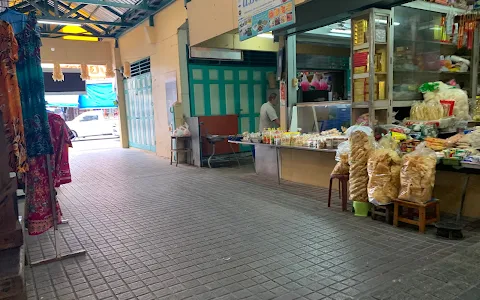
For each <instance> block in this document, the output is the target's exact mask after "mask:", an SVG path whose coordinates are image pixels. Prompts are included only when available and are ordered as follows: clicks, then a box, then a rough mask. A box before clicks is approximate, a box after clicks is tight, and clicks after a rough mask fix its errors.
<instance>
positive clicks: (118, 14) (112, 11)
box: [103, 6, 122, 18]
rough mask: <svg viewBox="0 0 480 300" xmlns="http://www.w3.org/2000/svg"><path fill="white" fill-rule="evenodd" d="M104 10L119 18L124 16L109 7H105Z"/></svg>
mask: <svg viewBox="0 0 480 300" xmlns="http://www.w3.org/2000/svg"><path fill="white" fill-rule="evenodd" d="M103 8H104V9H106V10H108V11H109V12H111V13H112V14H114V15H116V16H117V17H119V18H121V17H122V14H121V13H119V12H117V11H116V10H114V9H112V8H111V7H108V6H104V7H103Z"/></svg>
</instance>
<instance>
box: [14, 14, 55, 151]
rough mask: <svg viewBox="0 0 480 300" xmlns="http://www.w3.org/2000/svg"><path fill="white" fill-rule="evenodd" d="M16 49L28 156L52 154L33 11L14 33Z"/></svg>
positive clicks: (39, 41) (38, 41) (38, 36)
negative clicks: (23, 25)
mask: <svg viewBox="0 0 480 300" xmlns="http://www.w3.org/2000/svg"><path fill="white" fill-rule="evenodd" d="M15 37H16V39H17V42H18V46H19V50H18V62H17V77H18V86H19V88H20V101H21V104H22V112H23V124H24V128H25V141H26V145H27V155H28V157H29V158H31V157H36V156H39V155H43V154H52V153H53V148H52V141H51V139H50V129H49V126H48V119H47V112H46V110H45V84H44V82H43V71H42V66H41V59H40V47H41V45H42V42H41V40H40V33H39V32H38V31H37V18H36V16H35V12H31V13H29V15H28V18H27V23H26V24H25V28H24V30H23V31H21V32H19V33H18V34H16V35H15Z"/></svg>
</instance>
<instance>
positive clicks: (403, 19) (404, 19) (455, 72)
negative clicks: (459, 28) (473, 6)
mask: <svg viewBox="0 0 480 300" xmlns="http://www.w3.org/2000/svg"><path fill="white" fill-rule="evenodd" d="M393 16H394V20H393V24H394V39H393V44H394V48H393V50H394V51H393V106H394V107H396V106H398V107H402V106H410V105H411V102H412V101H416V100H423V96H422V94H421V93H420V92H419V91H418V88H419V86H420V85H422V84H423V83H425V82H434V81H443V82H448V81H450V80H452V79H454V80H455V81H456V83H457V84H459V85H460V87H461V88H462V89H465V90H466V91H467V92H468V93H469V95H470V96H471V78H470V75H471V73H470V70H469V64H470V60H471V58H472V51H471V50H467V49H466V48H464V47H463V48H460V49H457V43H456V37H455V34H454V33H455V32H453V34H452V29H453V28H455V25H453V19H454V15H453V14H445V13H440V12H435V11H428V10H423V9H416V8H410V7H403V6H398V7H395V8H394V9H393ZM452 55H453V56H452ZM450 59H453V60H454V61H456V60H460V59H462V60H464V61H465V64H463V65H461V67H453V66H452V65H451V63H450Z"/></svg>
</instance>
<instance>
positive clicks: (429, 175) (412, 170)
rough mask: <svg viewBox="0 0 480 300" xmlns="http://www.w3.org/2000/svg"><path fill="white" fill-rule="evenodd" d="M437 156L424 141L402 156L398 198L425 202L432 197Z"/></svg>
mask: <svg viewBox="0 0 480 300" xmlns="http://www.w3.org/2000/svg"><path fill="white" fill-rule="evenodd" d="M436 165H437V156H436V154H435V151H433V150H432V149H430V148H428V147H427V146H426V145H425V143H421V144H420V145H418V146H417V148H416V149H415V151H413V152H412V153H409V154H407V155H405V156H404V157H403V160H402V170H401V171H400V192H399V194H398V198H399V199H400V200H405V201H411V202H418V203H427V202H428V201H430V200H431V199H432V192H433V187H434V186H435V172H436V170H435V168H436Z"/></svg>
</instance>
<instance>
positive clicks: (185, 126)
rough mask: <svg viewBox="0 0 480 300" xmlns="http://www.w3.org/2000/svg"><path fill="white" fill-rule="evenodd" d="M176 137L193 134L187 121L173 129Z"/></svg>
mask: <svg viewBox="0 0 480 300" xmlns="http://www.w3.org/2000/svg"><path fill="white" fill-rule="evenodd" d="M173 136H174V137H184V136H192V134H191V133H190V130H189V129H188V124H187V123H185V124H183V125H182V126H180V127H178V128H177V129H175V130H174V131H173Z"/></svg>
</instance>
